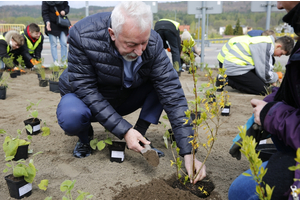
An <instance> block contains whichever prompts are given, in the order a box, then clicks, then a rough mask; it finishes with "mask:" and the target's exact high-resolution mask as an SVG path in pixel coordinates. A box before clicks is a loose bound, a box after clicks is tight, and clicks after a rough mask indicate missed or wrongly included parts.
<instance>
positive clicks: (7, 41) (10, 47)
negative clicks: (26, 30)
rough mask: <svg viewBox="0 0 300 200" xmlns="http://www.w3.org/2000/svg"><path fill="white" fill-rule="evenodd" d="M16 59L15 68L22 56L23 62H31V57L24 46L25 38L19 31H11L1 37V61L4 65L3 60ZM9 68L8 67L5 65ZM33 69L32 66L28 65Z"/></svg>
mask: <svg viewBox="0 0 300 200" xmlns="http://www.w3.org/2000/svg"><path fill="white" fill-rule="evenodd" d="M11 56H13V57H14V64H15V66H17V65H18V62H17V59H18V57H19V56H22V58H23V60H30V55H29V53H28V51H27V49H26V48H25V46H24V37H23V36H22V35H21V34H20V33H18V32H17V31H14V30H11V31H8V32H5V33H4V34H3V35H1V36H0V59H1V61H2V68H3V67H4V65H3V58H10V57H11ZM5 67H6V68H8V66H7V65H5ZM26 67H27V68H31V67H32V65H26Z"/></svg>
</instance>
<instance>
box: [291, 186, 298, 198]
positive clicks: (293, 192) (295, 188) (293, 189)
mask: <svg viewBox="0 0 300 200" xmlns="http://www.w3.org/2000/svg"><path fill="white" fill-rule="evenodd" d="M291 190H292V197H293V200H299V197H298V194H297V192H296V190H297V186H296V185H291Z"/></svg>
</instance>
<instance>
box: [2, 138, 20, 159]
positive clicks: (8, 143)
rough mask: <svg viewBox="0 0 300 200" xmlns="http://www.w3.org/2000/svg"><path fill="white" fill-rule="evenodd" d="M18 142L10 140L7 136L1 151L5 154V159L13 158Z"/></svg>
mask: <svg viewBox="0 0 300 200" xmlns="http://www.w3.org/2000/svg"><path fill="white" fill-rule="evenodd" d="M18 146H19V140H18V139H15V140H12V139H11V138H10V137H9V136H6V137H5V139H4V143H3V151H4V152H5V157H8V156H15V155H16V153H17V150H18Z"/></svg>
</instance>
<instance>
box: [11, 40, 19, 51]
mask: <svg viewBox="0 0 300 200" xmlns="http://www.w3.org/2000/svg"><path fill="white" fill-rule="evenodd" d="M11 48H12V49H13V50H15V49H18V48H20V46H19V45H18V43H17V42H16V41H14V39H11Z"/></svg>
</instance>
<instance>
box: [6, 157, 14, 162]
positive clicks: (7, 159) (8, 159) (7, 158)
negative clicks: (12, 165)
mask: <svg viewBox="0 0 300 200" xmlns="http://www.w3.org/2000/svg"><path fill="white" fill-rule="evenodd" d="M14 157H15V156H8V157H6V158H5V161H11V160H12V159H14Z"/></svg>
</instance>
